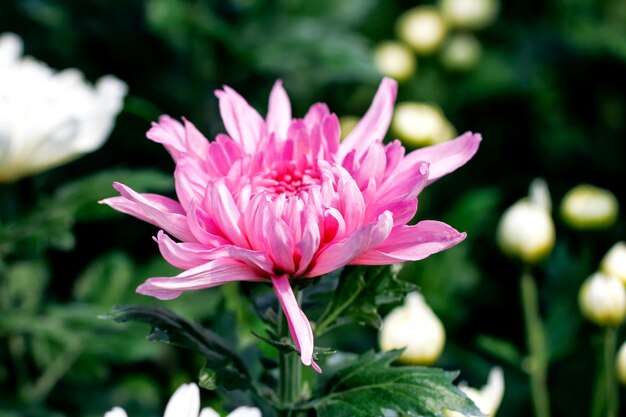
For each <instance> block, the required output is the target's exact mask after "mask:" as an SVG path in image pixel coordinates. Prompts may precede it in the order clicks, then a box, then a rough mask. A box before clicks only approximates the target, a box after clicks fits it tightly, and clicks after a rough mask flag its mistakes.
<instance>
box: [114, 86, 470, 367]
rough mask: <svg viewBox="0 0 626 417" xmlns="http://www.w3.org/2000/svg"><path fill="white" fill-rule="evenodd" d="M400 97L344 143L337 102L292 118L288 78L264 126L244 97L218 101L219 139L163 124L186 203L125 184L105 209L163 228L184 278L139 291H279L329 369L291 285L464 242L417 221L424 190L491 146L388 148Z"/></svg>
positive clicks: (387, 101) (308, 345)
mask: <svg viewBox="0 0 626 417" xmlns="http://www.w3.org/2000/svg"><path fill="white" fill-rule="evenodd" d="M396 92H397V84H396V82H395V81H393V80H391V79H388V78H386V79H384V80H383V81H382V83H381V85H380V87H379V89H378V92H377V93H376V96H375V97H374V101H373V103H372V105H371V106H370V108H369V110H368V111H367V113H366V114H365V116H364V117H363V118H362V119H361V121H360V122H359V123H358V124H357V126H356V127H355V128H354V130H353V131H352V132H351V133H350V134H349V135H348V136H347V137H346V138H345V140H343V142H341V143H340V141H339V137H340V131H339V122H338V120H337V116H336V115H335V114H333V113H331V112H330V111H329V109H328V107H327V106H326V105H325V104H321V103H318V104H314V105H313V106H312V107H311V108H310V109H309V111H308V112H307V113H306V115H305V116H304V118H302V119H292V116H291V105H290V102H289V98H288V97H287V93H286V92H285V90H284V89H283V87H282V85H281V82H280V81H278V82H276V84H275V85H274V88H273V89H272V92H271V94H270V99H269V110H268V113H267V117H266V118H265V119H263V118H262V117H261V116H260V115H259V113H257V112H256V111H255V110H254V109H253V108H252V107H251V106H250V105H249V104H248V103H247V102H246V101H245V100H244V99H243V98H242V97H241V96H240V95H239V94H237V93H236V92H235V91H234V90H232V89H230V88H228V87H224V89H223V90H218V91H217V92H216V95H217V97H218V99H219V105H220V111H221V114H222V119H223V121H224V125H225V127H226V131H227V132H228V135H225V134H219V135H217V137H216V138H215V140H214V141H213V142H209V141H208V140H207V139H206V138H205V137H204V136H203V135H202V134H201V133H200V132H199V131H198V130H197V129H196V127H195V126H194V125H193V124H191V123H190V122H188V121H187V120H184V123H182V124H181V123H179V122H178V121H176V120H174V119H172V118H170V117H168V116H162V117H161V118H160V119H159V123H155V124H154V125H153V127H152V129H150V131H149V132H148V134H147V136H148V138H149V139H151V140H153V141H155V142H158V143H161V144H163V146H165V148H166V149H167V150H168V152H169V153H170V154H171V156H172V158H173V159H174V161H175V162H176V170H175V172H174V177H175V180H176V194H177V196H178V201H176V200H172V199H170V198H167V197H164V196H161V195H155V194H139V193H137V192H135V191H133V190H132V189H130V188H129V187H126V186H125V185H123V184H118V183H116V184H114V187H115V189H116V190H118V191H119V192H120V194H121V196H119V197H113V198H109V199H106V200H104V201H103V202H104V203H106V204H108V205H110V206H111V207H113V208H114V209H116V210H119V211H121V212H124V213H127V214H130V215H133V216H135V217H137V218H139V219H141V220H144V221H146V222H149V223H152V224H154V225H156V226H157V227H160V228H162V229H163V230H161V231H159V233H158V234H157V236H156V238H155V241H156V242H157V244H158V245H159V249H160V251H161V254H162V255H163V257H164V258H165V259H166V260H167V261H168V262H169V263H170V264H172V265H173V266H175V267H177V268H180V269H184V270H185V271H184V272H182V273H181V274H179V275H177V276H175V277H157V278H150V279H148V280H147V281H146V282H145V283H143V284H142V285H141V286H139V288H138V289H137V292H139V293H141V294H146V295H151V296H153V297H156V298H159V299H162V300H166V299H172V298H176V297H178V296H179V295H180V294H182V293H183V292H185V291H190V290H198V289H202V288H209V287H214V286H217V285H221V284H224V283H226V282H231V281H259V282H268V283H269V282H271V283H272V285H273V287H274V291H275V292H276V295H277V297H278V300H279V301H280V305H281V307H282V310H283V312H284V313H285V315H286V317H287V321H288V324H289V330H290V332H291V335H292V337H293V340H294V342H295V345H296V346H297V348H298V349H299V350H300V356H301V359H302V363H304V364H305V365H312V366H313V367H314V368H315V369H316V370H318V371H319V367H318V366H317V365H316V364H315V363H314V362H313V361H312V355H313V332H312V330H311V325H310V323H309V320H308V319H307V317H306V316H305V314H304V313H303V312H302V310H301V309H300V307H299V305H298V303H297V301H296V298H295V296H294V293H293V291H292V289H291V285H290V279H292V278H312V277H318V276H320V275H323V274H326V273H328V272H331V271H333V270H336V269H338V268H340V267H342V266H344V265H387V264H394V263H398V262H404V261H415V260H419V259H423V258H425V257H427V256H429V255H430V254H432V253H436V252H439V251H442V250H444V249H447V248H449V247H451V246H454V245H456V244H457V243H459V242H461V241H462V240H463V239H464V238H465V233H460V232H458V231H456V230H455V229H453V228H452V227H450V226H448V225H447V224H445V223H441V222H437V221H428V220H427V221H421V222H419V223H417V224H415V225H408V224H407V222H409V221H410V220H411V219H412V218H413V216H414V215H415V213H416V211H417V195H418V194H419V192H420V191H421V190H422V189H423V188H424V187H425V186H427V185H428V184H430V183H431V182H433V181H435V180H436V179H438V178H440V177H441V176H443V175H445V174H448V173H449V172H452V171H453V170H455V169H456V168H458V167H459V166H461V165H463V164H465V162H467V161H468V160H469V159H470V158H471V157H472V156H473V155H474V153H475V152H476V150H477V148H478V145H479V142H480V135H477V134H472V133H465V134H464V135H462V136H460V137H458V138H457V139H455V140H453V141H450V142H446V143H443V144H439V145H436V146H432V147H428V148H423V149H418V150H416V151H413V152H411V153H409V154H408V155H405V151H404V148H403V147H402V145H401V144H400V142H399V141H397V140H396V141H393V142H391V143H389V144H386V145H385V144H383V143H382V140H383V138H384V136H385V133H386V132H387V129H388V127H389V122H390V120H391V116H392V113H393V106H394V102H395V99H396ZM170 236H172V237H173V238H175V239H176V240H174V239H172V238H171V237H170Z"/></svg>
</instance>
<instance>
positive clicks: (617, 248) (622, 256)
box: [600, 242, 626, 284]
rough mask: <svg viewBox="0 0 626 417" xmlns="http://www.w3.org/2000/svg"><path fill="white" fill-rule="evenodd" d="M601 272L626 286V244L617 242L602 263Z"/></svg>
mask: <svg viewBox="0 0 626 417" xmlns="http://www.w3.org/2000/svg"><path fill="white" fill-rule="evenodd" d="M600 271H601V272H603V273H605V274H607V275H611V276H614V277H615V278H619V279H620V280H621V281H622V283H624V284H626V243H624V242H617V243H616V244H615V245H613V246H612V247H611V249H609V251H608V252H607V253H606V255H604V258H602V261H600Z"/></svg>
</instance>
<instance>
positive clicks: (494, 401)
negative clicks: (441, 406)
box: [446, 367, 504, 417]
mask: <svg viewBox="0 0 626 417" xmlns="http://www.w3.org/2000/svg"><path fill="white" fill-rule="evenodd" d="M459 388H460V389H461V391H463V392H464V393H465V395H467V396H468V397H469V399H470V400H472V401H474V404H476V407H478V409H479V410H480V411H482V412H483V414H485V416H487V417H493V416H495V415H496V412H497V411H498V408H499V407H500V403H501V402H502V397H503V396H504V375H503V373H502V369H500V368H498V367H495V368H493V369H491V372H489V378H488V379H487V385H485V386H483V387H482V388H481V389H480V390H478V389H476V388H472V387H468V386H467V384H466V383H464V382H462V383H460V384H459ZM446 416H447V417H462V416H463V414H461V413H459V412H456V411H450V410H446Z"/></svg>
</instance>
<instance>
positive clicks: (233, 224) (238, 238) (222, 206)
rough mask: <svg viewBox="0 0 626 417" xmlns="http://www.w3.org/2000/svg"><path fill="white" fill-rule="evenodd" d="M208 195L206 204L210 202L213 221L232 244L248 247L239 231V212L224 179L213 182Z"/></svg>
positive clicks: (240, 222)
mask: <svg viewBox="0 0 626 417" xmlns="http://www.w3.org/2000/svg"><path fill="white" fill-rule="evenodd" d="M210 195H211V200H210V201H208V202H207V204H211V207H212V211H211V214H212V215H213V217H214V219H215V223H216V224H217V225H218V226H219V228H220V229H221V230H222V232H223V233H224V235H225V236H226V237H227V238H228V239H230V241H231V242H232V243H233V244H235V245H237V246H241V247H248V246H249V244H248V241H247V240H246V237H245V236H244V235H243V233H242V231H241V226H242V225H243V223H242V219H241V213H240V212H239V208H238V207H237V205H236V204H235V200H234V199H233V196H232V194H231V193H230V190H229V189H228V187H226V184H224V181H218V182H217V183H215V184H214V186H213V187H212V190H211V192H210Z"/></svg>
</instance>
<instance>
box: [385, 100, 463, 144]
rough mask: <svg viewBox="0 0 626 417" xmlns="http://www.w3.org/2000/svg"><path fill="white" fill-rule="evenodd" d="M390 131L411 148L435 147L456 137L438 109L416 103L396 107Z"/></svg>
mask: <svg viewBox="0 0 626 417" xmlns="http://www.w3.org/2000/svg"><path fill="white" fill-rule="evenodd" d="M391 129H392V130H393V132H394V134H395V135H397V137H398V138H399V139H400V140H402V141H403V142H404V143H406V144H409V145H412V146H430V145H435V144H437V143H441V142H445V141H448V140H450V139H452V138H454V137H455V136H456V131H455V129H454V127H453V126H452V124H450V122H449V121H448V119H446V116H445V115H444V114H443V112H442V111H441V109H440V108H438V107H436V106H432V105H430V104H426V103H417V102H403V103H398V104H397V105H396V109H395V111H394V112H393V119H392V121H391Z"/></svg>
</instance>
